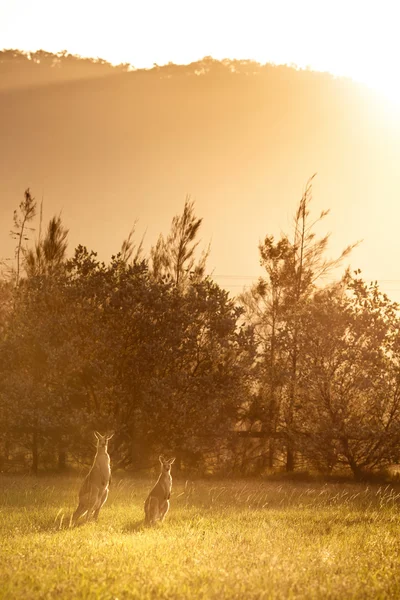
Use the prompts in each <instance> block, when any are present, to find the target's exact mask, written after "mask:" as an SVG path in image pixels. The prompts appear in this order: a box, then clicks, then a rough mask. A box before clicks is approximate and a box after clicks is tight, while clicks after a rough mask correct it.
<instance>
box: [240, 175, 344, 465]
mask: <svg viewBox="0 0 400 600" xmlns="http://www.w3.org/2000/svg"><path fill="white" fill-rule="evenodd" d="M313 179H314V176H313V177H311V179H310V180H309V181H308V182H307V185H306V189H305V192H304V194H303V196H302V198H301V200H300V203H299V206H298V209H297V211H296V214H295V219H294V233H293V239H292V241H291V240H290V238H289V236H287V235H283V236H282V237H281V239H280V240H279V241H278V242H277V243H275V241H274V238H273V237H272V236H267V237H266V238H265V240H264V243H263V244H261V245H260V247H259V249H260V255H261V265H262V266H263V267H264V268H265V269H266V272H267V278H261V279H260V281H259V282H258V284H256V285H255V286H254V287H253V288H252V289H251V290H250V292H249V293H247V294H245V295H244V297H243V298H242V301H243V302H244V304H245V305H246V307H247V314H248V317H249V319H250V320H251V321H254V320H255V323H256V330H257V332H258V336H259V341H260V347H259V348H260V358H261V361H262V363H263V369H262V373H263V379H262V381H260V393H259V394H258V397H257V398H258V403H259V404H260V408H261V413H262V415H261V419H260V420H261V427H264V428H265V429H266V430H267V431H270V434H271V435H272V436H273V437H276V431H277V429H278V426H279V429H280V432H281V435H283V436H284V438H285V445H286V470H287V471H293V470H294V467H295V437H296V434H295V430H296V407H297V405H298V390H297V384H298V377H299V364H300V362H301V360H302V356H301V351H302V350H301V347H300V345H299V328H300V324H301V321H300V316H301V312H302V309H303V306H304V305H305V304H306V303H307V301H308V300H309V298H310V297H312V295H313V293H315V291H316V289H317V285H318V282H319V280H320V279H321V278H322V277H323V276H325V275H327V274H328V273H330V272H331V271H333V270H334V269H335V268H336V267H338V266H339V265H340V264H341V263H342V261H343V260H344V259H345V258H346V257H347V256H348V255H349V254H350V252H351V250H352V249H353V248H354V246H355V245H353V246H349V247H347V248H346V249H345V250H344V251H343V252H342V254H341V255H340V256H339V257H338V258H337V259H333V260H330V259H326V258H325V253H326V250H327V246H328V241H329V235H326V236H324V237H323V238H320V239H317V238H316V237H315V233H314V228H315V225H316V224H317V223H319V222H320V221H321V220H322V219H324V218H325V217H326V216H327V215H328V214H329V211H322V213H321V214H320V216H319V218H317V219H316V220H315V221H312V220H311V221H310V211H309V205H310V202H311V198H312V182H313ZM278 394H279V402H278V401H277V397H278ZM259 413H260V411H259ZM267 415H268V418H267ZM271 427H272V430H271ZM270 443H271V444H272V446H273V441H271V442H270ZM272 465H273V451H272V448H270V459H269V466H272Z"/></svg>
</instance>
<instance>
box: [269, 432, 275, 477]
mask: <svg viewBox="0 0 400 600" xmlns="http://www.w3.org/2000/svg"><path fill="white" fill-rule="evenodd" d="M274 463H275V440H274V438H269V442H268V469H270V470H271V471H272V469H273V468H274Z"/></svg>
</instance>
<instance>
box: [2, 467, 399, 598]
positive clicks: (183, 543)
mask: <svg viewBox="0 0 400 600" xmlns="http://www.w3.org/2000/svg"><path fill="white" fill-rule="evenodd" d="M149 486H150V481H149V480H143V479H142V480H132V479H127V478H123V479H119V480H118V479H117V478H115V479H114V480H113V484H112V489H111V491H110V496H109V499H108V501H107V504H106V505H105V507H104V508H103V510H102V512H101V513H100V518H99V521H98V523H97V524H95V523H88V524H86V523H85V524H83V525H81V526H79V527H77V528H75V529H71V528H69V527H68V519H69V516H70V515H71V512H72V511H73V509H74V508H75V507H76V497H77V491H78V488H79V480H78V479H76V478H65V479H63V478H60V477H39V478H33V477H10V476H3V477H0V536H1V537H0V598H10V599H14V598H15V599H24V600H30V599H36V598H46V599H48V598H68V599H69V598H71V599H83V598H85V599H95V598H100V599H119V600H122V599H125V598H141V599H142V598H143V599H150V598H154V599H156V598H157V599H158V598H160V599H162V598H177V599H186V598H191V599H192V598H202V599H217V598H218V599H224V598H238V599H239V598H240V599H252V598H292V599H295V598H296V599H297V598H307V599H308V598H311V599H312V598H324V599H325V598H341V599H342V598H346V599H347V598H360V599H361V598H362V599H366V598H400V525H399V517H400V510H399V506H400V494H398V493H397V490H394V489H393V488H390V487H379V486H376V487H375V486H373V487H368V486H366V485H355V484H354V485H350V484H335V485H334V484H323V483H321V484H316V483H313V484H309V483H308V484H307V483H289V482H285V483H276V482H273V483H272V482H254V481H251V482H249V481H229V482H226V481H220V482H215V481H196V482H184V481H181V482H177V481H176V480H174V487H173V494H172V498H171V510H170V513H169V514H168V515H167V518H166V521H165V522H164V523H163V524H162V525H161V526H156V527H153V528H147V527H144V525H143V502H144V499H145V497H146V494H147V491H148V489H149Z"/></svg>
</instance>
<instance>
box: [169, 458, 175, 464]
mask: <svg viewBox="0 0 400 600" xmlns="http://www.w3.org/2000/svg"><path fill="white" fill-rule="evenodd" d="M175 461H176V457H175V456H174V458H170V459H169V461H168V462H169V464H170V465H172V464H173V463H174V462H175Z"/></svg>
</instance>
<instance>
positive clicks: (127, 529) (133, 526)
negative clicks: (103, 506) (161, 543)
mask: <svg viewBox="0 0 400 600" xmlns="http://www.w3.org/2000/svg"><path fill="white" fill-rule="evenodd" d="M148 528H149V526H148V525H147V524H146V523H145V521H144V519H141V520H140V521H133V522H131V523H127V524H126V525H125V526H124V527H123V528H122V532H123V533H137V532H138V531H144V530H146V529H148Z"/></svg>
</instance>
